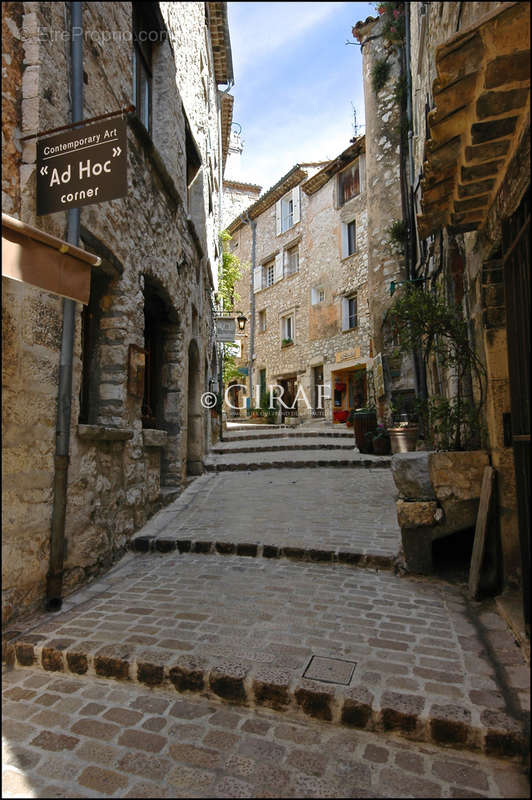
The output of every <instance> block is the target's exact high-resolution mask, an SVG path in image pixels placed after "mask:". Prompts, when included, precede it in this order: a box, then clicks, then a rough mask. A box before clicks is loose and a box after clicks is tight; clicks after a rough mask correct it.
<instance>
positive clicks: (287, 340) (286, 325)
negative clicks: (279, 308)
mask: <svg viewBox="0 0 532 800" xmlns="http://www.w3.org/2000/svg"><path fill="white" fill-rule="evenodd" d="M281 337H282V341H281V346H282V347H286V346H287V345H289V344H293V342H294V315H293V314H288V315H287V316H286V317H281Z"/></svg>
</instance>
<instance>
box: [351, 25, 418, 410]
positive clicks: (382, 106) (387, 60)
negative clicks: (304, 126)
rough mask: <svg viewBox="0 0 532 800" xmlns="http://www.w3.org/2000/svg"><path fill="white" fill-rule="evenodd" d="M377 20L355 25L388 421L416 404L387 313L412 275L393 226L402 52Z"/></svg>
mask: <svg viewBox="0 0 532 800" xmlns="http://www.w3.org/2000/svg"><path fill="white" fill-rule="evenodd" d="M380 27H381V23H380V21H379V20H377V21H371V22H369V25H368V26H367V27H366V26H365V25H364V24H360V23H359V25H358V26H357V28H358V32H359V36H360V38H361V41H362V70H363V84H364V108H365V120H366V172H367V178H366V180H367V213H368V296H369V301H370V313H371V319H372V332H371V337H372V355H373V356H374V357H377V358H379V357H380V360H381V364H382V377H383V380H382V381H381V383H380V387H381V388H380V389H379V388H377V391H376V394H377V397H376V400H377V410H378V416H379V418H380V419H381V420H382V419H387V420H390V406H391V404H393V406H394V407H395V408H397V409H398V411H400V410H402V409H407V408H410V407H411V406H412V400H413V398H414V397H415V388H416V387H415V377H414V366H413V362H412V359H411V358H410V357H409V356H402V357H401V356H398V355H397V354H396V352H395V351H396V347H395V342H394V340H393V335H392V331H391V330H390V328H389V325H388V324H387V312H388V309H389V308H390V306H391V305H392V303H393V295H392V292H391V290H390V287H391V285H392V282H393V283H395V284H396V285H399V284H400V283H401V282H402V281H405V280H406V279H407V276H408V269H407V264H406V257H405V247H404V243H403V242H401V241H398V240H397V239H394V237H393V235H392V229H393V226H394V224H397V223H398V222H402V221H403V218H404V185H403V182H404V177H403V173H404V145H403V146H402V143H401V108H400V101H399V99H398V89H397V87H398V86H399V85H400V83H401V63H400V52H399V51H398V49H396V48H394V47H390V45H389V44H388V43H387V42H386V40H385V39H384V38H383V37H382V35H381V32H380ZM382 64H386V65H388V68H389V75H388V79H387V81H386V82H385V83H384V85H383V86H381V87H380V86H379V85H375V80H374V78H373V76H374V73H375V70H376V69H378V68H379V65H382Z"/></svg>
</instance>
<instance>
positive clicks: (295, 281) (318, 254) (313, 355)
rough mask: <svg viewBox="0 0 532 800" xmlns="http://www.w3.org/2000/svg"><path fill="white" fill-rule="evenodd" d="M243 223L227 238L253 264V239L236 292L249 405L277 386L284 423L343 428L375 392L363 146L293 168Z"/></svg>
mask: <svg viewBox="0 0 532 800" xmlns="http://www.w3.org/2000/svg"><path fill="white" fill-rule="evenodd" d="M247 216H248V219H249V224H248V223H246V222H245V221H243V219H242V218H241V217H237V218H236V219H235V220H234V221H233V222H232V223H231V225H229V227H228V231H229V233H230V234H231V235H232V237H233V239H232V242H231V246H232V247H233V248H234V249H235V251H236V252H237V253H238V255H239V257H240V258H241V259H242V260H243V261H246V262H249V263H252V245H253V236H254V237H255V248H254V250H255V254H254V257H255V262H254V263H255V268H254V270H253V274H252V275H251V276H248V275H246V276H245V277H244V278H243V279H242V281H241V282H240V285H239V287H238V291H239V293H240V295H241V297H242V302H241V305H242V306H243V311H244V313H245V314H246V316H247V317H248V318H249V319H250V328H251V329H250V332H249V336H248V337H247V338H244V339H243V340H242V341H243V352H242V358H241V361H240V364H241V366H242V367H243V369H244V370H246V368H247V370H248V375H250V376H251V387H250V386H249V385H248V391H249V389H250V388H251V392H252V396H253V403H252V405H256V404H257V399H258V398H259V395H262V394H263V393H264V390H265V388H266V387H267V386H268V385H270V384H279V385H280V386H282V387H283V390H284V400H285V402H286V404H287V405H289V406H291V407H292V406H293V411H292V412H290V411H285V412H283V414H284V416H285V417H290V416H298V417H299V418H304V417H311V416H312V415H315V416H323V415H325V417H326V418H328V419H331V420H334V421H337V422H342V421H345V419H346V417H347V415H348V413H349V410H350V409H353V408H356V407H359V406H361V405H363V404H364V403H365V402H366V400H367V399H368V384H369V393H370V394H371V391H372V381H371V380H369V381H368V377H369V375H368V372H369V371H370V370H371V365H372V360H371V345H370V339H371V325H370V317H369V311H368V286H367V281H368V275H367V271H368V251H367V236H368V233H367V210H366V183H365V140H364V137H361V138H359V139H356V140H355V141H354V142H353V143H352V144H350V145H349V147H347V148H346V149H345V150H344V151H343V152H342V153H341V154H340V155H339V156H338V157H337V158H335V159H333V160H332V161H330V162H321V163H312V164H296V165H295V166H294V167H293V168H292V169H291V170H290V171H289V172H288V173H287V174H286V175H284V176H283V177H282V178H281V180H279V181H278V182H277V183H276V184H275V186H273V187H272V188H271V189H269V190H268V191H267V192H266V193H265V194H264V195H262V196H261V197H260V198H259V200H258V201H257V202H255V203H254V204H253V205H251V207H249V208H248V209H247ZM253 229H254V230H253ZM251 346H252V347H253V351H252V359H251V362H250V347H251ZM250 370H251V371H250ZM319 387H325V388H324V389H321V388H319ZM257 392H258V393H259V394H257Z"/></svg>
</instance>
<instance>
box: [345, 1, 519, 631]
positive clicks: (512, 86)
mask: <svg viewBox="0 0 532 800" xmlns="http://www.w3.org/2000/svg"><path fill="white" fill-rule="evenodd" d="M386 5H387V6H390V5H391V4H386ZM395 5H396V7H397V9H398V11H401V9H403V10H404V11H405V12H406V19H405V22H406V26H405V56H406V59H405V64H406V68H407V70H408V74H405V80H406V83H407V85H408V83H409V82H410V83H411V89H410V91H409V99H410V102H411V112H409V111H408V108H407V120H406V121H407V125H408V128H409V130H410V149H411V156H410V160H411V167H410V170H409V172H410V186H409V188H410V191H411V192H412V197H413V210H414V214H415V217H416V220H415V223H416V224H415V225H414V228H413V230H412V238H413V239H414V241H415V244H416V257H415V264H414V267H415V269H414V274H413V275H410V276H409V277H411V278H415V279H418V280H420V279H423V281H424V283H425V285H426V288H427V290H429V291H432V290H434V289H436V288H438V289H439V291H440V292H443V294H444V295H445V296H446V297H447V298H448V300H449V301H450V302H452V303H453V304H455V305H456V306H458V307H460V308H461V309H462V312H463V316H464V319H466V320H468V322H469V335H470V340H471V342H472V344H473V346H474V348H475V351H476V353H477V354H478V356H479V358H480V359H481V360H482V362H483V364H484V367H485V370H486V375H485V379H484V386H483V389H482V394H481V387H480V384H478V383H476V382H475V381H473V386H472V389H473V392H474V395H475V397H476V399H477V401H481V400H483V401H484V402H483V404H482V415H483V420H484V423H485V426H486V435H485V439H484V442H483V444H485V446H486V449H487V450H488V453H489V457H490V462H491V464H492V465H493V466H494V467H495V469H496V471H497V489H496V492H497V510H498V519H499V523H500V540H501V545H502V565H501V571H502V576H503V585H504V586H505V587H508V588H512V587H515V588H517V589H519V590H523V592H524V597H525V609H526V610H525V617H527V616H528V598H529V589H528V586H529V584H528V581H529V578H528V574H529V568H530V565H529V558H530V555H529V552H530V540H529V537H530V523H529V501H528V500H527V499H525V498H528V496H529V492H530V487H529V480H530V479H529V465H528V463H529V462H528V459H529V448H530V420H529V416H528V409H529V391H530V384H529V372H528V367H527V366H525V359H524V358H523V354H524V353H525V352H528V351H529V348H530V344H529V341H530V340H529V335H530V334H529V307H528V303H529V296H530V264H529V257H528V251H527V249H526V246H525V245H524V237H528V235H529V234H528V227H527V226H528V225H529V214H530V200H529V182H530V169H529V163H530V99H529V91H530V89H529V87H530V59H529V57H530V25H529V12H530V8H529V5H530V4H529V3H497V2H494V3H406V4H404V6H403V4H400V3H398V4H395ZM382 25H383V21H382V20H380V19H377V20H374V19H369V20H366V21H365V22H364V23H358V25H357V26H356V28H355V30H358V32H359V35H360V38H361V40H362V43H363V48H364V52H366V50H367V49H369V48H371V47H375V46H376V42H378V41H379V39H373V40H372V41H370V39H372V37H375V36H378V35H379V33H380V31H381V30H382ZM364 42H367V44H364ZM365 80H366V82H367V81H368V76H367V75H365ZM408 114H410V119H408ZM366 135H368V131H366ZM368 150H369V147H368ZM368 171H369V168H368ZM369 181H371V177H370V178H369ZM525 298H528V300H526V299H525ZM527 331H528V332H527ZM526 361H527V363H528V360H526ZM424 378H425V380H426V384H427V389H428V393H429V396H430V395H441V394H443V395H445V396H447V397H453V394H454V391H455V387H454V383H453V381H454V378H453V375H452V374H450V373H449V372H446V370H445V369H441V368H439V369H438V368H436V366H434V368H431V369H429V370H427V373H426V375H425V376H424Z"/></svg>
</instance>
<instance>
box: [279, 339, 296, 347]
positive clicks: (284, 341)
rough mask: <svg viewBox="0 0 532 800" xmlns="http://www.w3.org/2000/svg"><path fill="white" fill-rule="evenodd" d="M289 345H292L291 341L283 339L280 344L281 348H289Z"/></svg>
mask: <svg viewBox="0 0 532 800" xmlns="http://www.w3.org/2000/svg"><path fill="white" fill-rule="evenodd" d="M291 344H294V340H293V339H283V340H282V342H281V347H290V345H291Z"/></svg>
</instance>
